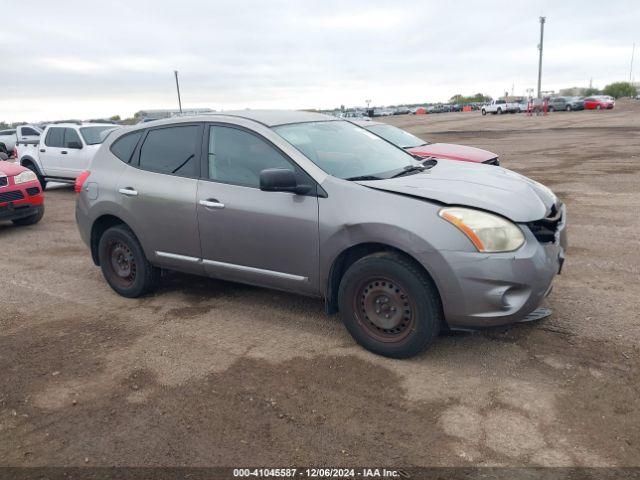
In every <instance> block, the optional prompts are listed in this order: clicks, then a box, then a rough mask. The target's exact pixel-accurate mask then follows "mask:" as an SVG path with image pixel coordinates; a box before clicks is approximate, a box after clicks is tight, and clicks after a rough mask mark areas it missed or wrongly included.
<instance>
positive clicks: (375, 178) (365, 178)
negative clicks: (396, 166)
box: [345, 175, 382, 182]
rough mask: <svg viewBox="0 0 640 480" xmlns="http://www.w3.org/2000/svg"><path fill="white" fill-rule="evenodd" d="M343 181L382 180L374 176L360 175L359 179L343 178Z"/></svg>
mask: <svg viewBox="0 0 640 480" xmlns="http://www.w3.org/2000/svg"><path fill="white" fill-rule="evenodd" d="M345 180H349V181H351V182H358V181H360V180H382V178H380V177H376V176H375V175H360V176H359V177H349V178H345Z"/></svg>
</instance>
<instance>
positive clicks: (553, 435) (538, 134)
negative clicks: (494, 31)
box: [0, 102, 640, 466]
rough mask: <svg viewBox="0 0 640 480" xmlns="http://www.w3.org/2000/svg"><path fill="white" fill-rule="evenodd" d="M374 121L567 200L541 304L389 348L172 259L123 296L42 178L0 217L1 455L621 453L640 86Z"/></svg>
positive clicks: (639, 404)
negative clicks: (621, 92)
mask: <svg viewBox="0 0 640 480" xmlns="http://www.w3.org/2000/svg"><path fill="white" fill-rule="evenodd" d="M388 121H389V122H391V123H394V124H397V125H399V126H402V127H404V128H407V129H408V130H410V131H412V132H413V133H416V134H418V135H421V136H423V137H424V138H427V139H429V140H432V141H447V142H457V143H463V144H468V145H474V146H478V147H482V148H486V149H489V150H492V151H495V152H498V153H499V154H500V156H501V159H502V162H503V165H504V166H505V167H507V168H511V169H514V170H516V171H518V172H521V173H523V174H525V175H528V176H531V177H532V178H534V179H536V180H539V181H541V182H544V183H545V184H547V185H549V186H550V187H551V188H553V189H554V190H555V191H556V193H557V194H558V195H559V196H560V197H561V199H562V200H564V201H565V202H566V203H567V205H568V211H569V229H570V230H569V234H570V244H571V247H570V249H569V252H568V258H567V262H566V264H565V270H564V272H563V274H562V275H561V277H559V278H558V280H557V282H556V284H555V289H554V292H553V294H552V296H551V297H550V298H549V299H548V301H547V304H548V306H550V307H551V308H553V310H554V314H553V315H552V316H551V317H549V318H547V319H545V320H543V321H541V322H538V323H535V324H528V325H520V326H515V327H511V328H506V329H501V330H496V331H491V332H484V333H475V334H449V335H445V336H442V337H441V338H440V339H439V341H438V342H437V344H436V345H435V346H434V347H433V348H432V349H431V350H429V351H428V352H426V353H424V354H423V355H422V356H420V357H419V358H415V359H412V360H409V361H393V360H388V359H384V358H380V357H376V356H374V355H372V354H369V353H368V352H366V351H364V350H362V349H361V348H359V347H358V346H356V345H355V344H354V342H353V341H352V340H351V338H350V337H349V336H348V334H347V333H346V332H345V330H344V329H343V327H342V325H341V324H340V322H339V320H338V319H337V318H336V317H332V318H326V317H325V316H324V314H323V304H322V302H320V301H318V300H310V299H306V298H301V297H297V296H293V295H288V294H283V293H278V292H273V291H268V290H262V289H258V288H252V287H245V286H240V285H235V284H230V283H224V282H217V281H213V280H208V279H202V278H196V277H190V276H185V275H178V274H172V275H170V276H168V277H167V278H165V279H164V281H163V284H162V287H161V289H160V291H158V292H157V294H155V295H153V296H150V297H147V298H144V299H140V300H127V299H124V298H120V297H118V296H117V295H116V294H114V293H113V292H112V291H111V290H110V289H109V287H108V286H107V285H106V283H105V282H104V281H103V279H102V276H101V274H100V271H99V269H97V268H96V267H94V266H93V264H92V263H91V260H90V257H89V253H88V251H87V249H86V248H85V246H84V244H82V243H81V241H80V239H79V236H78V233H77V231H76V226H75V221H74V200H75V199H74V193H73V192H72V191H71V190H69V189H67V188H62V189H51V190H49V191H48V192H47V213H46V215H45V218H44V220H43V221H42V222H41V223H40V224H39V225H37V226H34V227H26V228H14V227H12V226H11V225H10V224H2V225H0V245H2V255H1V256H0V299H1V302H0V382H1V383H0V385H1V386H2V388H1V391H0V464H2V465H17V466H22V465H83V466H84V465H153V466H157V465H174V466H181V465H192V466H207V465H225V466H238V465H259V466H264V465H273V466H287V465H315V466H346V465H360V466H362V465H371V464H377V465H380V464H387V465H395V466H421V465H460V466H475V465H514V466H522V465H562V466H572V465H580V466H609V465H611V466H614V465H615V466H638V465H640V427H639V426H640V392H639V390H640V388H639V385H640V374H639V372H640V368H639V367H640V351H639V349H638V344H639V340H640V328H639V326H640V319H639V315H638V314H639V312H640V300H639V299H640V282H638V275H639V273H640V217H639V216H638V211H639V209H640V188H639V185H640V102H636V103H630V102H629V103H624V102H620V103H619V105H618V106H617V107H616V109H615V110H614V111H610V112H574V113H556V114H553V115H550V116H549V117H546V118H527V117H526V116H523V115H503V116H488V117H481V116H480V114H479V113H478V112H471V113H451V114H440V115H427V116H417V117H416V116H405V117H395V118H390V119H389V120H388Z"/></svg>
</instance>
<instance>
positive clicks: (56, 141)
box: [38, 127, 65, 177]
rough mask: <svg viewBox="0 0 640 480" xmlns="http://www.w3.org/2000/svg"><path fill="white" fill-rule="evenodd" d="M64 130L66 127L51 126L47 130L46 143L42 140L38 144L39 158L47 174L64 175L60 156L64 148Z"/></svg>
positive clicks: (53, 175)
mask: <svg viewBox="0 0 640 480" xmlns="http://www.w3.org/2000/svg"><path fill="white" fill-rule="evenodd" d="M64 130H65V128H64V127H50V128H49V129H48V130H47V136H46V137H45V139H44V145H43V144H42V142H41V143H40V145H39V146H38V155H39V157H38V158H39V159H40V164H41V165H42V169H43V170H44V171H43V172H42V173H43V174H44V175H45V176H48V177H62V176H63V173H62V172H63V170H62V166H61V159H60V157H62V151H63V150H64Z"/></svg>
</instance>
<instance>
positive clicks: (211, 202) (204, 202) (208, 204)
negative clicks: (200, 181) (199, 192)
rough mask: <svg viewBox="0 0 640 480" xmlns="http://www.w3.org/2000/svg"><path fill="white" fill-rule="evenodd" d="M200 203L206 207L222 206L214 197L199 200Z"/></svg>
mask: <svg viewBox="0 0 640 480" xmlns="http://www.w3.org/2000/svg"><path fill="white" fill-rule="evenodd" d="M198 203H200V205H202V206H203V207H207V208H224V203H220V202H219V201H218V200H216V199H215V198H208V199H207V200H200V202H198Z"/></svg>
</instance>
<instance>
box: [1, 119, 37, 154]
mask: <svg viewBox="0 0 640 480" xmlns="http://www.w3.org/2000/svg"><path fill="white" fill-rule="evenodd" d="M41 133H42V129H41V128H39V127H36V126H35V125H19V126H17V127H15V128H8V129H6V130H0V152H4V153H6V154H11V152H12V151H13V149H14V148H15V147H16V143H17V142H18V141H20V140H22V141H28V140H37V139H38V137H40V134H41Z"/></svg>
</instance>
